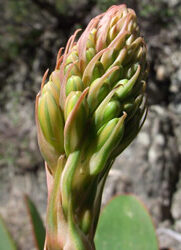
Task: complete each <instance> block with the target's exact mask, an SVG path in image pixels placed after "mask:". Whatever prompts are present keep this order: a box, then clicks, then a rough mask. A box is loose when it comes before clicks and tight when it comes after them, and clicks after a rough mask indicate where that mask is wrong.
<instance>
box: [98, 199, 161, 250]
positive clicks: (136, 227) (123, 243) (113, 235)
mask: <svg viewBox="0 0 181 250" xmlns="http://www.w3.org/2000/svg"><path fill="white" fill-rule="evenodd" d="M95 244H96V250H103V249H104V250H110V249H111V250H118V249H119V250H158V241H157V237H156V232H155V228H154V226H153V222H152V220H151V217H150V215H149V213H148V211H147V209H146V208H145V207H144V205H143V204H142V202H140V201H139V200H138V199H137V198H136V197H135V196H133V195H121V196H118V197H116V198H114V199H113V200H112V201H111V202H110V203H109V204H108V205H107V206H106V207H105V208H104V209H103V211H102V214H101V216H100V219H99V223H98V228H97V231H96V236H95Z"/></svg>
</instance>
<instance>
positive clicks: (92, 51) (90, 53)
mask: <svg viewBox="0 0 181 250" xmlns="http://www.w3.org/2000/svg"><path fill="white" fill-rule="evenodd" d="M95 54H96V51H95V49H94V48H89V49H88V50H87V51H86V59H87V63H89V62H90V60H91V59H92V58H93V57H94V56H95Z"/></svg>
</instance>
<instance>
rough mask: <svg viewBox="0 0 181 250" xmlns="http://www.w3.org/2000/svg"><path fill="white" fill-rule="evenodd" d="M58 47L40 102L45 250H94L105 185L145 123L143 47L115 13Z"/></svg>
mask: <svg viewBox="0 0 181 250" xmlns="http://www.w3.org/2000/svg"><path fill="white" fill-rule="evenodd" d="M78 32H80V30H76V31H75V33H74V34H73V35H72V36H71V37H70V39H69V40H68V42H67V45H66V48H65V51H64V53H63V54H62V51H63V49H62V48H61V49H60V51H59V53H58V55H57V61H56V67H55V70H54V71H53V72H52V73H51V74H50V76H49V79H48V80H47V76H48V71H46V72H45V74H44V77H43V80H42V85H41V90H40V92H39V93H38V95H37V98H36V110H35V111H36V125H37V132H38V133H37V134H38V142H39V147H40V150H41V153H42V156H43V158H44V160H45V166H46V174H47V186H48V208H47V220H46V240H45V246H44V249H46V250H61V249H63V250H93V249H95V245H94V235H95V231H96V227H97V222H98V218H99V213H100V205H101V197H102V192H103V187H104V183H105V180H106V177H107V175H108V173H109V170H110V168H111V166H112V164H113V162H114V160H115V158H116V157H117V156H118V155H119V154H120V153H121V152H122V151H123V150H124V149H125V148H126V147H127V146H128V145H129V144H130V143H131V142H132V141H133V139H134V138H135V137H136V135H137V134H138V132H139V130H140V128H141V127H142V125H143V123H144V120H145V117H146V101H145V86H146V83H145V80H146V77H147V62H146V46H145V42H144V40H143V38H142V37H141V36H140V32H139V27H138V24H137V18H136V14H135V12H134V11H133V10H132V9H129V8H127V7H126V5H119V6H112V7H111V8H110V9H108V10H107V11H106V12H105V13H103V14H100V15H99V16H97V17H95V18H93V19H92V20H91V21H90V23H89V24H88V26H87V28H86V29H85V31H84V32H83V33H82V35H81V36H80V38H79V39H78V41H77V42H76V41H75V40H76V36H77V34H78Z"/></svg>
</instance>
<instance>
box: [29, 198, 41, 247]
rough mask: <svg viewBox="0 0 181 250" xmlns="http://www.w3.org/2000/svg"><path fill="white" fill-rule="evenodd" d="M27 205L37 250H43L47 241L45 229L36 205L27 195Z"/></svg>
mask: <svg viewBox="0 0 181 250" xmlns="http://www.w3.org/2000/svg"><path fill="white" fill-rule="evenodd" d="M25 203H26V208H27V211H28V214H29V217H30V221H31V225H32V229H33V236H34V240H35V245H36V248H37V250H43V248H44V241H45V227H44V225H43V221H42V219H41V216H40V214H39V212H38V210H37V208H36V206H35V204H34V203H33V202H32V200H31V199H30V198H29V197H28V196H27V195H25Z"/></svg>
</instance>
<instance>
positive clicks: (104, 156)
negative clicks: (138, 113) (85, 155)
mask: <svg viewBox="0 0 181 250" xmlns="http://www.w3.org/2000/svg"><path fill="white" fill-rule="evenodd" d="M126 116H127V115H126V113H124V114H123V116H122V117H121V118H119V121H118V122H117V124H116V126H115V127H114V129H113V130H112V133H111V135H110V136H109V138H108V139H107V141H106V142H105V143H104V145H103V146H102V147H101V149H100V150H98V151H97V152H95V153H94V154H93V156H92V157H91V159H90V163H89V167H90V174H91V175H97V174H98V173H100V172H101V171H102V170H103V169H104V167H105V165H106V163H107V160H108V159H109V157H110V155H111V153H112V151H113V150H114V148H116V146H117V145H118V143H119V142H120V141H121V139H122V137H123V134H124V120H125V118H126Z"/></svg>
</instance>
